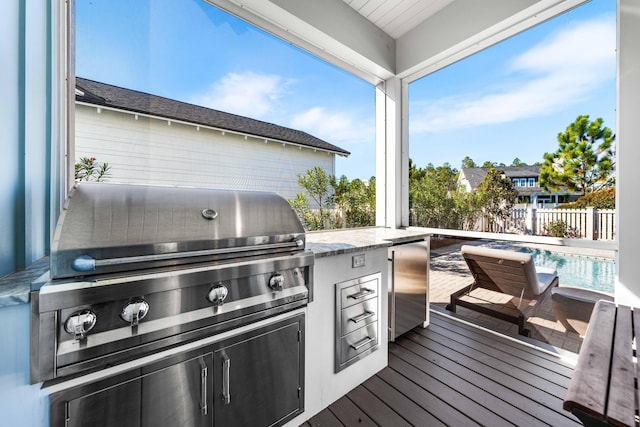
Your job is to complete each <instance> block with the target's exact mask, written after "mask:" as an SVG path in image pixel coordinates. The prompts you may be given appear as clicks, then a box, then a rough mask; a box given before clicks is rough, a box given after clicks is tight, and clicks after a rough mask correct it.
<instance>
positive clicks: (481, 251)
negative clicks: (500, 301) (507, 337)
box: [447, 245, 558, 336]
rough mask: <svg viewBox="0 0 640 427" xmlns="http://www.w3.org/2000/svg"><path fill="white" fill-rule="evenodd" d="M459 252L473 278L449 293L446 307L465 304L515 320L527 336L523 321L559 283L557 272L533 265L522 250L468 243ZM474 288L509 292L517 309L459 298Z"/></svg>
mask: <svg viewBox="0 0 640 427" xmlns="http://www.w3.org/2000/svg"><path fill="white" fill-rule="evenodd" d="M461 252H462V256H463V257H464V260H465V261H466V262H467V266H468V267H469V270H470V271H471V274H472V275H473V279H474V282H473V283H472V284H471V285H469V286H465V287H464V288H463V289H461V290H459V291H457V292H455V293H453V294H451V302H450V304H449V305H447V310H450V311H453V312H455V311H456V306H461V307H465V308H468V309H470V310H474V311H477V312H480V313H483V314H486V315H489V316H493V317H496V318H498V319H501V320H505V321H507V322H511V323H515V324H516V325H518V333H519V334H521V335H525V336H530V335H531V331H530V330H529V329H526V328H525V321H526V319H527V318H529V317H531V316H533V315H535V313H536V312H537V310H538V309H539V308H540V306H541V305H542V303H543V302H544V300H545V299H546V298H547V297H548V296H549V294H550V291H551V289H552V288H553V287H555V286H557V285H558V274H557V272H556V271H555V270H554V269H550V268H543V267H537V268H536V267H535V265H534V264H533V259H532V258H531V255H530V254H525V253H521V252H515V251H506V250H501V249H489V248H484V247H478V246H469V245H464V246H462V249H461ZM476 288H484V289H488V290H490V291H493V292H499V293H503V294H507V295H511V296H512V297H513V298H511V299H510V302H511V303H512V304H513V305H514V306H515V308H516V309H517V311H516V313H517V314H510V313H508V312H505V311H502V310H497V309H492V308H490V307H488V305H489V304H478V303H474V302H470V301H468V300H463V299H462V297H464V296H465V295H468V294H470V293H471V291H473V290H474V289H476Z"/></svg>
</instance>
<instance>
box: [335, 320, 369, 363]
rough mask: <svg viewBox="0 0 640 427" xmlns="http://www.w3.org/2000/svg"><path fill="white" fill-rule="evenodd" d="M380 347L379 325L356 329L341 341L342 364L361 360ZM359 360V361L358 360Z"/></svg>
mask: <svg viewBox="0 0 640 427" xmlns="http://www.w3.org/2000/svg"><path fill="white" fill-rule="evenodd" d="M377 347H378V324H377V323H372V324H369V325H367V326H365V327H363V328H360V329H356V330H355V331H353V332H351V333H350V334H348V335H345V336H344V337H342V338H341V339H340V362H341V363H340V364H341V365H348V364H350V363H349V362H353V361H355V360H359V358H360V357H362V356H364V355H366V354H369V353H370V352H371V351H373V350H374V349H376V348H377ZM356 358H358V359H356Z"/></svg>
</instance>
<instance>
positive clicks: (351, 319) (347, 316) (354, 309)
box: [340, 298, 378, 335]
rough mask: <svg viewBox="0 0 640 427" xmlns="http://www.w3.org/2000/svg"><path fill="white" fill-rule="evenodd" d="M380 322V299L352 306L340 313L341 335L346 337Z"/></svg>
mask: <svg viewBox="0 0 640 427" xmlns="http://www.w3.org/2000/svg"><path fill="white" fill-rule="evenodd" d="M377 320H378V298H372V299H369V300H367V301H364V302H362V303H360V304H356V305H352V306H351V307H348V308H346V309H344V310H341V311H340V324H341V325H342V329H341V332H340V333H341V335H346V334H348V333H350V332H353V331H355V330H356V329H359V328H361V327H363V326H365V325H368V324H369V323H374V322H376V321H377Z"/></svg>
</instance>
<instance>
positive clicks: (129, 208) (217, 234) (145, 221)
mask: <svg viewBox="0 0 640 427" xmlns="http://www.w3.org/2000/svg"><path fill="white" fill-rule="evenodd" d="M304 246H305V234H304V227H303V226H302V224H301V223H300V220H299V219H298V216H297V215H296V213H295V211H294V210H293V209H292V208H291V206H290V205H289V203H288V202H287V201H286V200H284V199H283V198H282V197H280V196H278V195H276V194H274V193H267V192H257V191H230V190H218V189H209V188H186V187H165V186H150V185H135V184H112V183H94V182H81V183H77V184H76V185H75V187H74V188H73V189H72V190H71V192H70V194H69V197H68V199H67V201H66V203H65V206H64V209H63V211H62V213H61V215H60V219H59V221H58V225H57V227H56V230H55V233H54V237H53V242H52V247H51V258H50V261H51V277H52V278H54V279H56V278H63V277H75V276H84V275H94V274H102V273H108V272H117V271H127V270H133V269H142V268H149V267H157V266H163V265H176V264H184V263H191V262H201V261H209V260H225V259H230V258H237V257H240V256H255V255H270V254H276V253H282V252H297V251H302V250H304Z"/></svg>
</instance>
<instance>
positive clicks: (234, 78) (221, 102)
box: [190, 71, 292, 118]
mask: <svg viewBox="0 0 640 427" xmlns="http://www.w3.org/2000/svg"><path fill="white" fill-rule="evenodd" d="M291 82H292V81H291V80H289V79H285V78H284V77H282V76H278V75H275V74H261V73H255V72H251V71H248V72H244V73H229V74H227V75H225V76H224V77H222V78H221V79H220V80H219V81H217V82H215V83H214V84H212V85H211V87H210V88H209V89H208V90H207V92H206V93H203V94H200V95H197V96H194V97H193V98H192V99H191V100H190V102H192V103H194V104H198V105H202V106H204V107H209V108H213V109H216V110H221V111H225V112H229V113H234V114H239V115H243V116H248V117H254V118H265V117H267V116H268V115H269V114H270V113H271V112H272V110H273V107H274V105H275V104H276V103H277V102H278V100H279V99H280V98H282V97H283V96H284V95H285V94H286V91H287V86H288V85H290V84H291Z"/></svg>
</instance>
